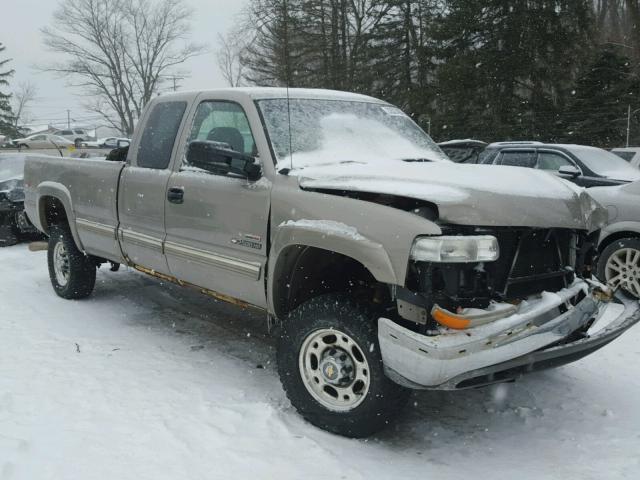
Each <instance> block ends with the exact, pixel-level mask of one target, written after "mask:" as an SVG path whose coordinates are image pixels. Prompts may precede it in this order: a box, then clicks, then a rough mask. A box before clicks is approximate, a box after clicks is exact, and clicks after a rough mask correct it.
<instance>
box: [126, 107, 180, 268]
mask: <svg viewBox="0 0 640 480" xmlns="http://www.w3.org/2000/svg"><path fill="white" fill-rule="evenodd" d="M186 108H187V101H186V100H174V99H171V100H167V101H159V102H157V103H155V105H152V106H151V107H150V109H149V111H148V112H147V113H146V118H145V121H144V122H143V123H142V125H141V128H142V130H141V135H139V136H138V137H137V139H136V141H135V143H134V144H133V145H131V150H130V152H129V155H128V157H127V161H128V162H129V163H128V165H127V167H126V168H125V169H124V171H123V174H122V177H121V180H120V189H119V194H118V200H119V201H118V213H119V221H120V226H119V228H118V236H119V239H120V243H121V245H122V250H123V254H124V255H125V257H126V258H128V259H129V261H130V262H132V263H133V264H136V265H138V266H142V267H146V268H148V269H151V270H154V271H157V272H160V273H165V274H168V273H169V267H168V266H167V261H166V258H165V255H164V251H163V243H164V238H165V222H164V217H165V202H166V200H165V198H166V191H167V182H168V180H169V177H170V175H171V170H170V165H171V159H172V155H173V151H174V148H175V143H176V138H177V137H178V134H179V132H180V129H181V127H182V121H183V117H184V114H185V111H186Z"/></svg>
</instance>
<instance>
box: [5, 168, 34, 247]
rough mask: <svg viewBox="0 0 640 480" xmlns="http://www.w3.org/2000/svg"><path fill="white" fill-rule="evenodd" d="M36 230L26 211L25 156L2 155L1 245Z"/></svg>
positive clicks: (14, 242) (14, 241) (16, 240)
mask: <svg viewBox="0 0 640 480" xmlns="http://www.w3.org/2000/svg"><path fill="white" fill-rule="evenodd" d="M35 232H36V229H35V227H34V226H33V225H32V224H31V222H30V221H29V219H28V218H27V216H26V214H25V213H24V156H23V155H0V247H8V246H10V245H15V244H16V243H18V242H19V241H20V238H21V237H22V236H24V235H26V234H31V233H35Z"/></svg>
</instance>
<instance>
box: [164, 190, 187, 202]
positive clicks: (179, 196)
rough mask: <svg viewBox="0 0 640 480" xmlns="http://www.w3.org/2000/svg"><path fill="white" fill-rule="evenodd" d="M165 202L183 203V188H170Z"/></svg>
mask: <svg viewBox="0 0 640 480" xmlns="http://www.w3.org/2000/svg"><path fill="white" fill-rule="evenodd" d="M167 200H169V201H170V202H171V203H177V204H180V203H184V188H182V187H171V188H169V191H168V192H167Z"/></svg>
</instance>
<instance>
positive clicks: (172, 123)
mask: <svg viewBox="0 0 640 480" xmlns="http://www.w3.org/2000/svg"><path fill="white" fill-rule="evenodd" d="M186 108H187V103H186V102H163V103H158V104H157V105H156V106H155V107H153V110H152V111H151V114H150V115H149V119H148V120H147V122H146V124H145V125H144V128H143V131H142V138H141V139H140V146H139V147H138V156H137V165H138V167H142V168H156V169H159V170H163V169H165V168H167V167H168V166H169V162H170V160H171V151H172V150H173V144H174V143H175V141H176V135H177V134H178V129H179V128H180V122H181V121H182V117H183V115H184V111H185V110H186Z"/></svg>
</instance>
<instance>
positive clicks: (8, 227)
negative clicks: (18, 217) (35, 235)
mask: <svg viewBox="0 0 640 480" xmlns="http://www.w3.org/2000/svg"><path fill="white" fill-rule="evenodd" d="M5 222H6V223H3V224H2V225H0V248H1V247H11V246H13V245H16V244H18V243H19V242H20V234H19V232H18V226H17V225H15V224H14V223H13V222H11V223H9V222H10V221H9V220H5Z"/></svg>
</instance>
